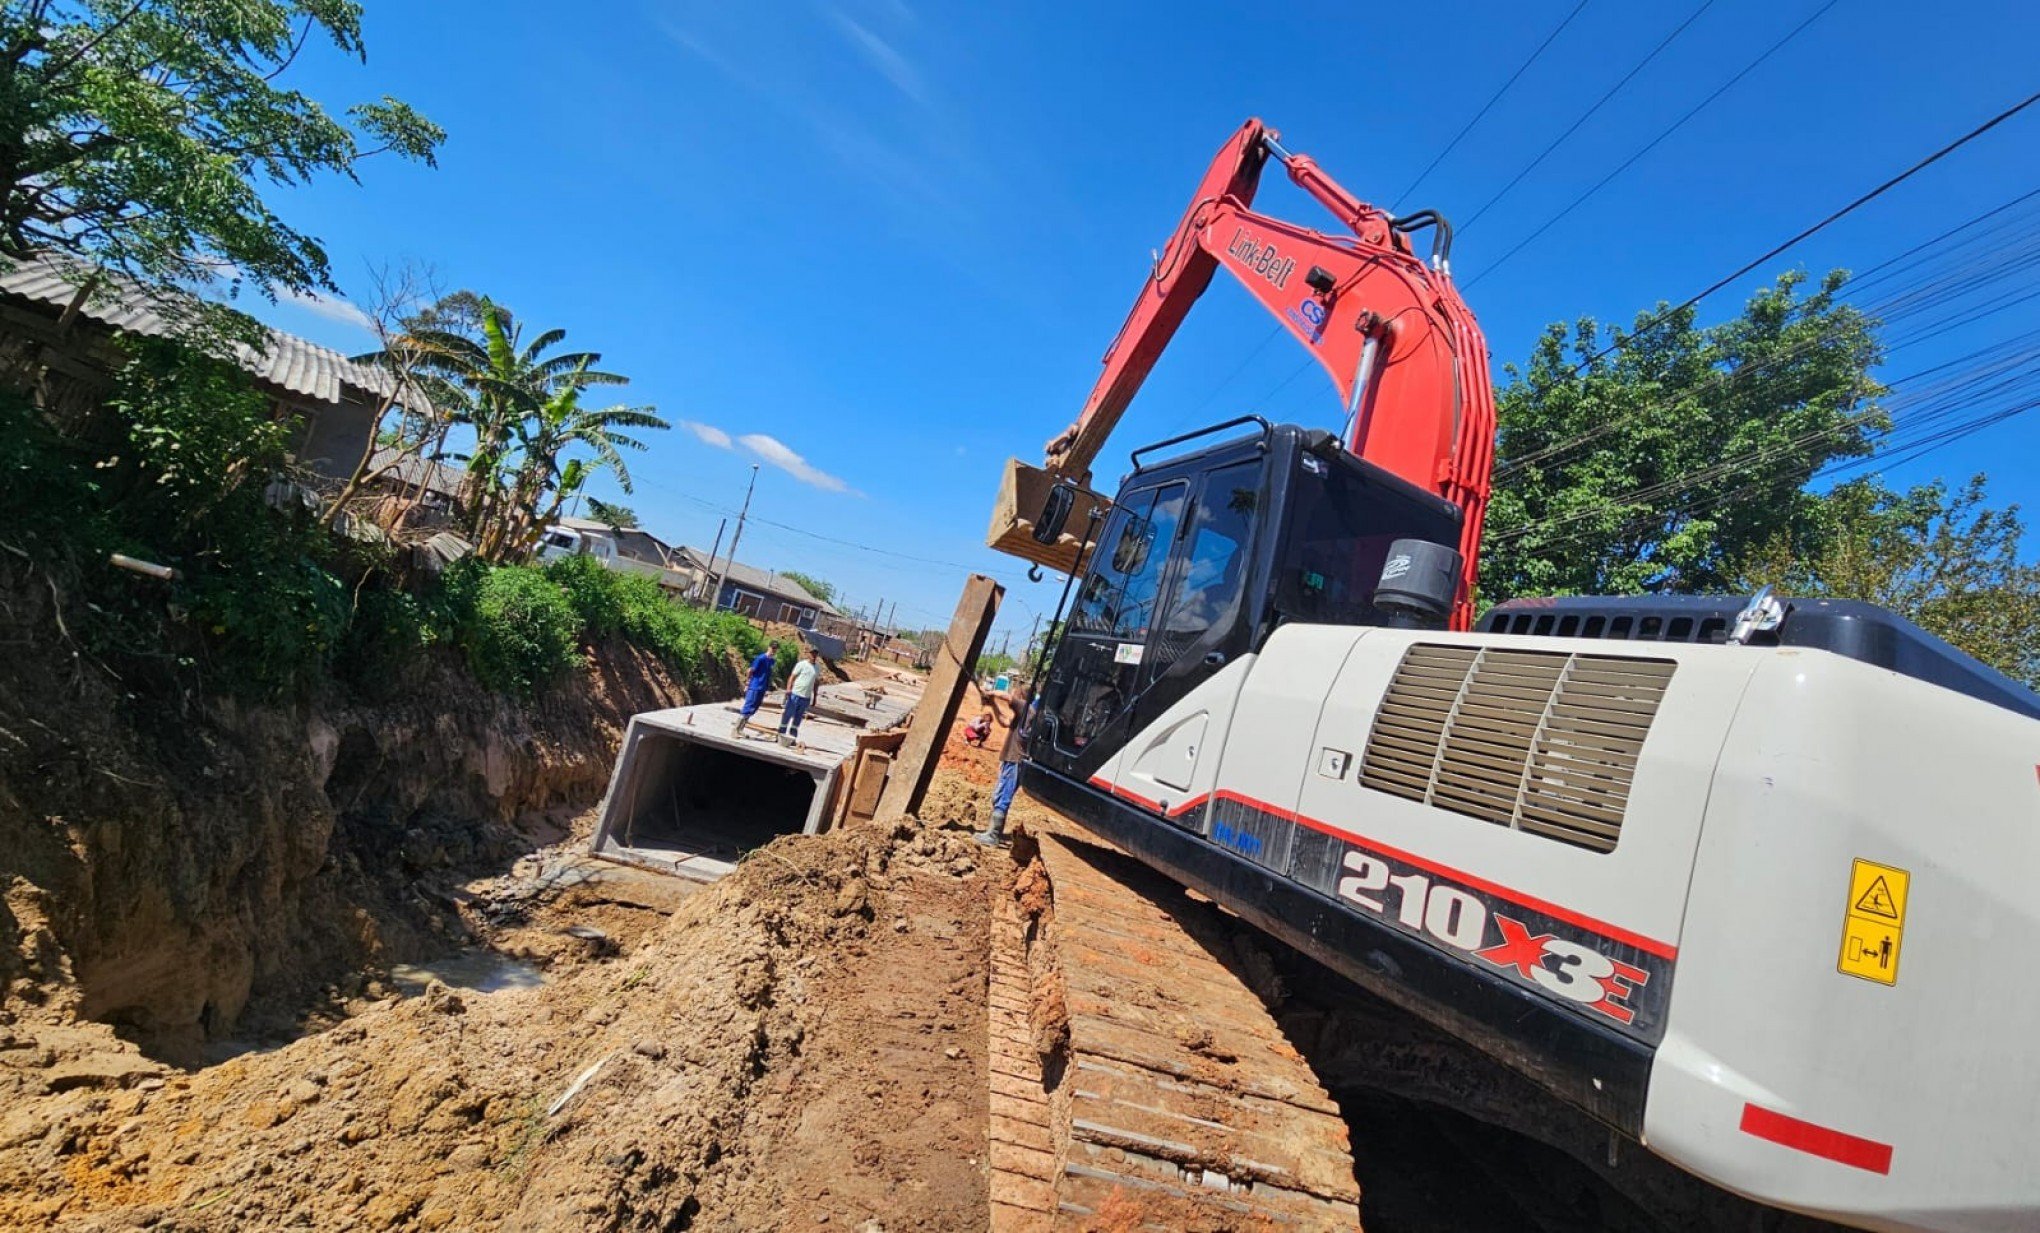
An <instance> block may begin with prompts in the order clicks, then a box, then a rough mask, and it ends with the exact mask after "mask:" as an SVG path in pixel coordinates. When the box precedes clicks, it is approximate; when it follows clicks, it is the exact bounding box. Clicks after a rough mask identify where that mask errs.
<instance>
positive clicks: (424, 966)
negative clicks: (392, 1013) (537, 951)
mask: <svg viewBox="0 0 2040 1233" xmlns="http://www.w3.org/2000/svg"><path fill="white" fill-rule="evenodd" d="M435 980H436V981H439V982H440V983H442V984H445V985H448V986H451V987H452V988H455V989H472V990H473V991H475V992H476V993H497V992H500V991H502V990H504V989H536V988H537V987H538V986H540V985H542V984H544V983H545V974H544V973H543V972H540V971H539V970H538V969H537V968H535V967H533V966H531V965H530V964H528V963H525V962H524V961H523V960H521V959H513V958H511V957H510V956H509V955H505V954H501V953H499V952H497V951H493V950H484V949H480V948H476V949H471V950H463V951H456V952H454V953H453V954H451V955H444V956H442V957H440V958H438V959H431V960H428V961H426V962H424V963H399V964H397V965H395V966H393V967H392V968H390V984H391V985H393V986H394V987H395V988H396V990H397V992H398V993H401V994H403V995H404V996H405V997H416V996H418V995H419V994H421V993H423V992H425V987H426V986H427V985H429V984H431V983H432V982H433V981H435Z"/></svg>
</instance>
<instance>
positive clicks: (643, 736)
mask: <svg viewBox="0 0 2040 1233" xmlns="http://www.w3.org/2000/svg"><path fill="white" fill-rule="evenodd" d="M694 710H706V711H708V712H709V714H707V715H703V716H689V715H688V714H687V712H690V711H694ZM689 718H693V719H695V721H696V722H695V723H692V724H689V723H688V722H687V720H688V719H689ZM730 722H731V717H730V716H729V715H728V714H727V712H724V711H722V710H721V708H694V707H688V708H682V710H680V711H661V712H655V713H653V714H650V715H640V716H638V717H637V718H636V719H633V720H632V721H631V726H630V732H629V734H628V735H627V736H626V737H625V740H624V750H623V756H622V757H621V758H619V759H618V761H617V767H616V773H615V775H614V776H613V777H612V778H611V781H610V787H609V799H608V800H607V801H606V802H605V803H604V805H603V810H602V822H601V825H600V828H599V829H598V830H597V832H596V837H595V844H594V851H595V853H596V854H597V855H599V856H606V857H609V858H610V859H612V860H619V861H624V862H627V863H630V864H634V865H642V866H644V867H646V868H650V869H657V870H660V871H662V872H667V873H677V874H681V875H683V876H687V877H695V878H700V879H702V880H712V879H714V878H717V877H720V876H722V875H723V874H725V873H728V872H729V871H730V869H731V868H732V867H733V866H734V865H735V863H736V862H737V860H738V859H739V858H740V857H742V856H743V854H744V853H745V852H748V851H750V850H751V849H753V848H757V847H762V846H763V845H765V844H767V843H770V842H771V841H772V840H774V839H777V838H778V837H779V836H781V835H799V834H814V833H816V832H817V831H820V830H821V829H822V828H823V826H824V824H825V822H826V819H827V816H828V804H829V800H830V795H831V792H832V790H833V788H834V786H835V780H836V771H837V767H838V765H839V764H840V762H841V760H842V755H841V754H840V753H835V752H832V751H823V750H817V749H807V748H801V749H790V748H787V747H785V746H782V745H780V744H778V743H777V742H776V741H773V740H771V739H770V737H769V736H764V737H758V738H752V739H745V738H742V737H732V736H731V735H730V734H729V728H728V725H729V724H730Z"/></svg>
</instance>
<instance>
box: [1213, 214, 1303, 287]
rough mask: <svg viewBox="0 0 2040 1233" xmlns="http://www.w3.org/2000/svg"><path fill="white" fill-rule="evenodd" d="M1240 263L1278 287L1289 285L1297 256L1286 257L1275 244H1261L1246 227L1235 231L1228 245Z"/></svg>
mask: <svg viewBox="0 0 2040 1233" xmlns="http://www.w3.org/2000/svg"><path fill="white" fill-rule="evenodd" d="M1225 251H1226V252H1228V253H1231V254H1232V255H1233V256H1234V257H1235V258H1237V259H1238V260H1239V263H1240V264H1241V265H1243V266H1245V267H1247V268H1248V269H1250V270H1252V271H1253V272H1254V273H1256V274H1259V275H1260V276H1261V277H1262V278H1265V279H1267V280H1268V281H1269V282H1271V283H1274V284H1275V286H1276V288H1277V289H1280V288H1283V287H1287V286H1288V285H1289V275H1290V274H1291V273H1292V272H1294V271H1295V269H1296V258H1294V257H1285V256H1283V255H1282V253H1281V252H1280V251H1279V250H1278V249H1277V248H1276V247H1275V246H1274V245H1273V244H1261V243H1257V242H1256V241H1255V240H1254V237H1252V236H1250V235H1248V234H1247V232H1246V229H1245V228H1237V229H1235V230H1234V231H1233V238H1232V243H1231V244H1228V245H1226V249H1225Z"/></svg>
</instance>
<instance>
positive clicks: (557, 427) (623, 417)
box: [478, 381, 668, 560]
mask: <svg viewBox="0 0 2040 1233" xmlns="http://www.w3.org/2000/svg"><path fill="white" fill-rule="evenodd" d="M581 393H582V387H581V386H580V385H579V384H576V383H573V382H571V381H569V382H566V383H563V384H562V386H561V388H559V389H557V390H555V391H554V392H553V395H552V397H550V398H548V399H546V401H545V402H544V403H542V404H541V405H540V406H539V408H538V410H537V412H536V413H535V414H532V415H528V416H526V417H524V419H522V420H521V421H519V422H518V424H517V425H516V428H515V434H516V438H517V452H516V470H515V472H514V474H513V476H512V479H511V481H510V500H509V508H508V510H507V512H506V514H505V516H503V517H502V518H501V519H499V520H498V521H497V523H496V524H495V525H494V527H492V528H490V529H491V530H493V531H494V533H495V534H494V535H493V536H491V537H485V538H484V539H483V540H482V541H481V543H480V544H479V545H478V548H479V550H480V551H481V552H482V554H483V555H484V556H487V557H489V558H491V559H494V560H502V559H504V558H506V557H513V556H522V555H524V554H525V553H527V552H529V551H530V550H531V548H532V547H533V546H534V545H535V544H536V543H537V542H538V537H539V535H540V534H541V533H542V532H543V531H544V530H545V528H546V527H547V526H550V525H551V524H552V523H553V522H555V521H557V520H558V518H559V516H560V507H561V506H562V505H564V504H565V503H566V500H567V498H568V497H571V496H573V495H574V494H575V493H577V492H579V491H581V488H582V486H583V485H585V484H586V483H587V482H588V479H589V478H590V476H592V475H593V474H594V472H595V471H596V470H597V469H601V470H606V471H608V472H609V473H610V474H611V475H613V476H615V477H616V486H617V487H619V488H621V489H623V490H624V491H625V492H630V491H631V482H630V468H628V467H627V466H625V465H624V461H623V454H622V453H621V451H623V450H627V449H628V450H643V449H644V448H645V445H644V442H642V441H640V440H638V439H637V438H636V437H632V436H627V435H625V433H624V432H623V430H624V429H627V428H666V427H668V425H667V423H666V421H664V420H662V419H660V418H659V417H658V416H657V415H654V414H653V413H652V409H651V408H650V407H626V406H614V407H604V408H602V409H601V410H599V411H598V410H591V409H589V408H587V407H583V406H582V405H581ZM576 447H579V448H583V449H586V450H588V451H589V452H590V453H592V454H593V455H594V462H593V463H592V464H591V463H589V462H588V461H587V460H585V459H579V458H568V457H567V453H568V451H569V450H571V449H574V448H576ZM548 493H549V494H551V498H550V499H551V503H550V504H549V505H546V504H545V503H546V501H547V494H548ZM541 505H545V508H544V510H543V512H541V510H540V506H541Z"/></svg>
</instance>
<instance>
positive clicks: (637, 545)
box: [560, 518, 678, 569]
mask: <svg viewBox="0 0 2040 1233" xmlns="http://www.w3.org/2000/svg"><path fill="white" fill-rule="evenodd" d="M560 525H561V526H563V527H566V528H567V529H568V530H570V531H581V532H594V533H595V534H597V535H606V536H608V537H609V538H610V539H611V540H612V541H614V542H615V544H616V552H617V555H619V556H623V557H627V558H629V559H630V560H633V561H639V562H642V563H644V564H646V565H656V566H658V567H659V568H660V569H671V568H673V567H674V566H675V565H677V564H678V562H677V561H675V560H674V559H673V548H672V546H671V545H669V544H668V543H666V541H665V540H662V539H660V538H659V537H658V536H656V535H654V534H652V533H651V532H650V531H647V530H645V529H644V528H643V527H612V526H610V525H609V524H608V523H606V522H603V521H602V520H601V519H599V518H562V519H560Z"/></svg>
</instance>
